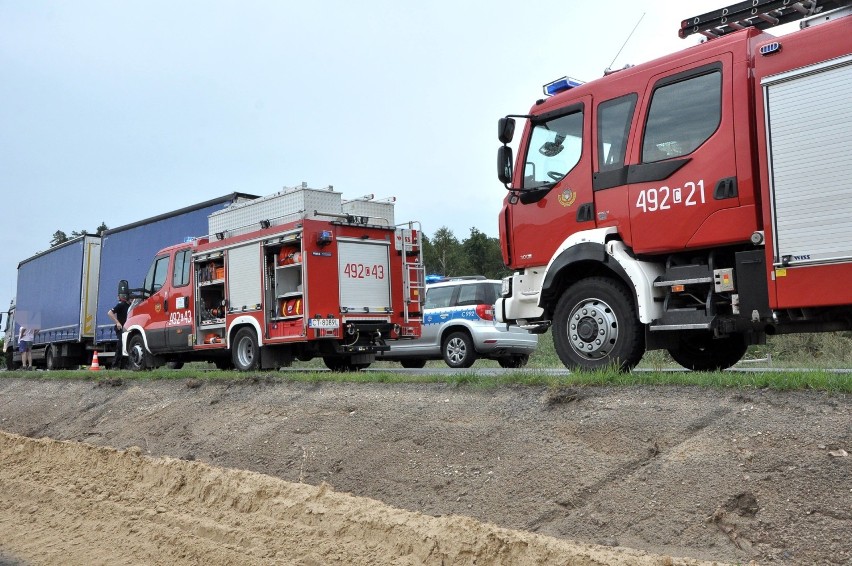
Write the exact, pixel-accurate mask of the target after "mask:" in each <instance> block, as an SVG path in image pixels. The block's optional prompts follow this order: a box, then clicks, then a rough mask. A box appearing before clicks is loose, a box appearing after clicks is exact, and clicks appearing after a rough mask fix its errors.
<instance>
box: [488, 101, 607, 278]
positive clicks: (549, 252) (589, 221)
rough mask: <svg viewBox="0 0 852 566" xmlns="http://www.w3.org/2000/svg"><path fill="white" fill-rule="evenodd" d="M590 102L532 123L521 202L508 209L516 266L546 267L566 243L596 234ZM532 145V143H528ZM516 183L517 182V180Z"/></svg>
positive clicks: (568, 106) (544, 115)
mask: <svg viewBox="0 0 852 566" xmlns="http://www.w3.org/2000/svg"><path fill="white" fill-rule="evenodd" d="M591 112H592V97H591V96H589V95H585V96H580V97H578V98H577V99H576V100H574V101H571V102H568V103H566V106H563V107H561V108H558V109H555V110H552V111H545V112H544V113H542V114H541V115H538V116H536V117H535V118H534V119H532V120H531V122H530V125H529V128H528V132H527V133H526V136H527V137H526V139H525V142H526V143H525V144H522V147H524V146H525V147H527V154H526V156H524V160H523V171H522V172H520V174H521V175H522V183H521V185H520V186H522V187H523V188H524V189H525V190H524V191H522V192H521V193H520V200H519V202H516V203H514V204H511V201H508V202H509V204H507V205H506V206H505V207H504V208H505V210H504V215H507V216H506V222H507V226H511V228H510V229H507V230H505V235H506V236H508V237H510V238H511V250H512V252H511V253H512V257H511V263H512V266H513V267H514V268H516V269H522V268H524V267H529V266H533V265H542V264H546V263H547V262H548V261H549V260H550V258H551V257H552V256H553V254H554V252H555V251H556V248H557V246H559V244H561V243H562V239H563V238H561V237H560V238H553V237H551V236H552V235H553V234H560V235H568V234H573V233H574V232H577V231H579V230H586V229H589V228H594V227H595V223H594V208H593V204H592V202H593V196H592V180H591V177H592V165H591V164H592V152H591V150H590V149H589V147H590V145H589V143H590V142H589V140H590V139H591V119H590V115H591ZM527 140H528V141H527ZM516 178H517V177H516Z"/></svg>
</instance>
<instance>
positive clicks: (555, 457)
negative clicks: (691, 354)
mask: <svg viewBox="0 0 852 566" xmlns="http://www.w3.org/2000/svg"><path fill="white" fill-rule="evenodd" d="M850 408H852V398H850V396H848V395H837V394H835V395H831V394H826V393H819V392H792V393H790V392H774V391H768V390H757V391H756V390H709V389H698V388H688V387H618V388H600V387H586V388H578V389H570V388H563V389H547V388H540V387H505V388H499V389H480V388H477V387H474V386H447V385H411V384H369V385H363V384H345V383H320V384H305V383H294V382H288V381H286V380H282V379H279V378H270V377H266V376H259V377H254V378H248V379H240V380H235V381H230V382H223V381H205V380H189V381H122V380H121V379H120V378H118V379H103V378H102V379H100V380H99V381H59V380H42V379H38V378H28V379H21V378H3V379H0V430H3V431H5V432H8V433H13V434H17V435H23V436H26V437H32V438H42V437H49V438H51V439H57V440H71V441H82V442H85V443H87V444H91V445H95V446H104V447H114V448H118V449H128V448H131V447H137V449H134V450H136V452H138V454H140V455H143V456H148V455H150V456H156V457H170V458H174V459H180V460H182V461H183V463H184V464H185V463H187V461H189V462H191V461H196V462H194V463H198V464H200V465H210V466H216V467H225V468H233V469H237V470H244V471H251V472H258V473H260V474H265V475H268V476H273V477H274V478H277V479H279V480H285V481H286V482H292V483H294V484H307V485H308V486H314V487H315V486H322V485H323V484H325V485H326V486H328V488H329V489H330V490H333V492H335V493H337V494H341V493H348V494H351V495H353V496H357V497H366V498H370V499H372V500H378V501H380V502H382V503H384V504H386V505H388V506H391V507H392V508H394V509H399V510H404V511H411V512H415V513H416V514H424V515H427V516H431V517H445V516H450V515H454V516H456V515H461V516H466V517H469V518H472V519H475V520H476V521H480V522H487V523H489V524H493V525H496V526H497V527H500V528H505V529H512V530H516V531H524V532H526V533H528V534H532V533H535V534H536V535H546V537H555V538H556V539H561V540H564V541H579V542H580V543H591V544H596V545H603V546H605V547H610V548H612V547H628V548H630V549H636V550H638V551H643V552H645V553H652V554H653V555H655V556H664V557H682V558H685V559H694V560H706V561H720V562H727V563H748V562H750V561H755V562H756V563H759V564H850V563H852V537H850V536H849V533H850V532H852V458H850V457H849V455H848V453H849V452H852V418H850V417H852V411H850ZM2 537H3V535H0V561H2V560H4V559H5V558H4V554H3V553H4V552H5V553H7V554H8V555H9V556H15V555H16V552H15V551H16V548H19V547H16V546H14V545H12V544H10V543H9V542H8V541H3V539H2ZM548 540H549V539H548ZM394 552H396V551H394ZM385 558H387V563H403V562H398V561H396V562H395V561H393V560H391V558H390V556H385ZM326 559H328V558H327V557H326ZM373 559H375V556H374V557H373ZM9 560H13V559H12V558H9ZM328 560H329V561H333V560H330V559H328ZM631 560H633V558H625V559H624V560H623V561H621V562H616V563H624V564H630V563H636V564H638V563H639V562H631ZM666 560H671V559H669V558H665V559H663V561H662V562H657V563H660V564H664V563H682V562H671V561H670V562H666ZM345 562H346V560H345V559H344V560H342V561H341V562H340V563H345ZM381 562H382V560H378V561H377V563H381ZM484 562H485V563H498V562H499V561H495V562H488V561H484ZM0 563H2V562H0ZM130 563H132V562H130ZM293 563H305V564H307V563H309V562H293ZM318 563H324V562H323V561H322V560H321V561H320V562H318ZM412 563H415V562H412ZM449 563H464V561H463V560H452V559H451V560H450V561H449ZM468 563H469V562H468ZM479 563H483V561H480V562H479ZM503 563H507V564H508V563H511V562H503ZM564 563H566V564H569V563H570V564H573V563H577V564H580V563H583V564H586V563H588V564H593V563H594V564H598V563H603V562H564Z"/></svg>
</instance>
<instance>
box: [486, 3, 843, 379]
mask: <svg viewBox="0 0 852 566" xmlns="http://www.w3.org/2000/svg"><path fill="white" fill-rule="evenodd" d="M850 5H852V2H850V1H848V0H845V1H834V2H830V1H820V0H810V1H804V2H796V1H792V0H783V1H782V0H779V1H769V0H753V1H747V2H741V3H739V4H735V5H732V6H729V7H727V8H724V9H722V10H717V11H715V12H711V13H709V14H704V15H701V16H698V17H695V18H690V19H688V20H684V21H683V22H682V24H681V29H680V35H681V37H686V36H688V35H691V34H693V33H699V34H702V35H704V36H705V37H706V38H707V40H706V41H704V42H703V43H702V44H700V45H696V46H694V47H690V48H688V49H685V50H683V51H680V52H678V53H674V54H672V55H668V56H665V57H662V58H660V59H657V60H654V61H651V62H648V63H644V64H641V65H637V66H634V67H629V68H625V69H622V70H619V71H617V72H611V73H607V74H605V75H604V76H603V77H601V78H598V79H596V80H594V81H591V82H588V83H585V84H583V83H580V82H579V81H575V80H573V79H570V78H568V77H565V78H563V79H560V80H558V81H555V82H553V83H550V84H549V85H546V86H545V94H546V95H548V96H547V97H546V98H544V99H542V100H538V101H537V102H536V103H535V105H534V106H533V107H532V109H531V110H530V111H529V113H528V114H525V115H509V116H507V117H505V118H503V119H501V120H500V122H499V125H498V137H499V139H500V141H501V143H502V144H503V146H502V147H501V148H500V149H499V153H498V177H499V179H500V181H501V182H502V183H504V184H505V185H506V188H507V189H508V190H509V193H508V194H507V196H506V199H505V201H504V205H503V209H502V211H501V216H500V220H499V228H500V239H501V243H502V250H503V259H504V262H505V263H506V265H508V266H509V267H510V268H512V269H513V270H514V274H513V275H512V276H511V277H509V278H507V279H506V280H505V281H504V284H503V297H502V298H501V299H500V300H499V301H498V303H497V305H496V314H497V318H498V319H499V320H501V321H505V322H509V323H514V324H518V325H520V326H523V327H525V328H528V329H531V330H532V331H534V332H544V331H545V330H546V329H547V328H548V327H550V326H552V327H553V337H554V343H555V347H556V350H557V352H558V354H559V356H560V358H561V360H562V361H563V363H564V364H565V365H566V366H568V367H569V368H597V367H601V366H606V365H610V364H614V365H616V366H618V367H620V368H622V369H629V368H631V367H633V366H634V365H635V364H637V363H638V362H639V360H640V359H641V358H642V355H643V354H644V352H645V351H646V350H647V349H667V350H668V351H669V352H670V353H671V355H672V357H673V358H674V359H675V360H676V361H677V362H678V363H680V364H681V365H683V366H685V367H687V368H690V369H695V370H712V369H720V368H726V367H729V366H731V365H733V364H735V363H736V362H737V361H739V360H740V359H741V358H742V356H743V355H744V354H745V352H746V349H747V347H748V345H750V344H756V343H762V342H763V341H765V337H766V335H767V334H779V333H793V332H816V331H832V330H848V329H850V328H852V287H850V285H849V284H848V282H849V281H850V279H852V221H850V218H852V175H850V173H849V162H850V158H852V16H850V12H852V9H850ZM795 19H800V20H801V22H800V28H801V29H799V30H796V31H794V32H792V33H789V34H786V35H781V36H779V37H774V36H772V35H770V34H769V33H766V32H764V31H762V30H764V29H766V28H768V27H771V26H774V25H777V24H783V23H786V22H790V21H793V20H795ZM515 118H521V119H523V120H524V121H525V122H524V123H525V125H524V128H523V133H522V135H521V137H520V140H519V145H518V147H517V154H518V159H517V162H515V163H514V166H513V157H512V154H513V150H512V148H511V147H510V146H509V145H508V144H509V143H510V142H511V141H512V138H513V134H514V130H515Z"/></svg>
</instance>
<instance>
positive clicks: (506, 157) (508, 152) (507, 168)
mask: <svg viewBox="0 0 852 566" xmlns="http://www.w3.org/2000/svg"><path fill="white" fill-rule="evenodd" d="M497 178H498V179H500V182H501V183H503V184H504V185H506V186H507V188H508V186H509V185H510V184H511V183H512V148H511V147H509V146H508V145H501V146H500V148H499V149H498V150H497Z"/></svg>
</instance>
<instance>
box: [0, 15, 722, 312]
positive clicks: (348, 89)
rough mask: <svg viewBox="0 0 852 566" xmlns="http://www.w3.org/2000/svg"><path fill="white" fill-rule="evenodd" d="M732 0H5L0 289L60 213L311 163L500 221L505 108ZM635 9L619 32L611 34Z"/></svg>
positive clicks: (172, 202) (179, 194)
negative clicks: (500, 125) (500, 124)
mask: <svg viewBox="0 0 852 566" xmlns="http://www.w3.org/2000/svg"><path fill="white" fill-rule="evenodd" d="M728 3H731V4H732V3H733V1H731V0H729V1H728V2H725V1H724V0H693V1H689V2H684V1H682V0H681V1H675V0H598V1H597V2H593V3H589V2H579V1H570V2H569V1H566V2H544V1H540V0H527V2H523V3H518V2H509V1H506V0H467V1H464V0H456V1H452V2H451V1H445V0H432V1H429V2H417V3H413V2H400V1H398V0H396V1H390V0H362V1H360V2H351V1H347V0H325V1H323V0H316V1H313V2H291V1H285V0H281V1H260V0H240V1H224V0H205V1H197V0H184V1H179V2H175V1H174V0H168V1H165V0H146V1H145V2H115V1H112V0H111V1H94V0H75V1H74V2H67V1H54V0H0V189H2V194H3V195H4V199H3V203H2V204H0V210H2V212H3V214H2V216H0V218H2V220H0V230H2V232H3V233H4V234H5V237H4V238H3V245H2V246H0V305H6V304H8V301H9V300H10V299H11V298H12V297H13V296H14V294H15V286H16V283H15V281H16V276H17V265H18V263H19V262H20V261H21V260H24V259H26V258H28V257H30V256H32V255H34V254H36V253H38V252H39V251H43V250H45V249H47V248H49V243H50V240H51V237H52V235H53V233H54V232H55V231H56V230H62V231H64V232H66V233H67V234H69V235H70V233H71V232H72V231H74V230H78V231H79V230H82V229H85V230H88V231H90V232H93V231H94V230H95V229H96V228H97V227H98V226H99V225H100V224H101V222H104V223H106V225H107V226H108V227H110V228H116V227H119V226H123V225H125V224H129V223H132V222H136V221H138V220H142V219H145V218H149V217H152V216H156V215H158V214H162V213H166V212H170V211H172V210H176V209H178V208H183V207H185V206H190V205H193V204H196V203H199V202H203V201H206V200H210V199H213V198H216V197H220V196H224V195H227V194H230V193H232V192H235V191H238V192H244V193H250V194H255V195H260V196H263V195H269V194H272V193H275V192H277V191H279V190H281V189H282V188H284V187H293V186H297V185H299V184H301V183H302V182H305V183H307V184H308V186H309V187H312V188H323V187H327V186H329V185H332V186H333V187H334V189H335V190H336V191H340V192H341V193H343V198H344V199H348V198H357V197H360V196H363V195H365V194H371V193H372V194H374V195H375V196H376V198H383V197H389V196H394V197H396V199H397V201H396V220H397V222H402V221H409V220H415V221H419V222H420V223H421V225H422V227H423V231H424V232H425V233H426V234H427V235H431V234H434V232H435V231H436V230H437V229H438V228H441V227H447V228H449V229H450V230H452V231H453V233H454V234H455V236H456V237H457V238H458V239H459V240H462V239H464V238H466V237H468V236H469V235H470V230H471V228H476V229H477V230H479V231H481V232H484V233H485V234H487V235H488V236H492V237H496V236H497V235H498V234H497V216H498V213H499V211H500V207H501V205H502V199H503V197H504V196H505V188H504V187H503V185H502V184H500V182H499V181H498V180H497V174H496V173H497V167H496V151H497V148H498V147H499V145H500V144H499V142H498V141H497V133H496V130H497V119H498V118H500V117H501V116H504V115H506V114H509V113H516V114H517V113H525V112H526V111H527V110H528V109H529V108H530V106H531V105H532V104H533V103H534V102H535V100H536V99H538V98H541V97H542V94H541V87H542V85H543V84H545V83H547V82H550V81H551V80H554V79H557V78H559V77H561V76H564V75H569V76H571V77H574V78H577V79H580V80H584V81H589V80H592V79H595V78H598V77H600V76H602V74H603V71H604V69H606V68H607V67H609V66H612V67H613V68H620V67H623V66H624V65H625V64H627V63H632V64H636V63H641V62H645V61H648V60H650V59H653V58H655V57H658V56H661V55H665V54H668V53H672V52H674V51H677V50H680V49H683V48H686V47H689V46H691V45H695V44H697V43H699V39H698V38H696V37H691V38H688V39H686V40H682V39H679V38H678V36H677V30H678V27H679V24H680V21H681V20H682V19H684V18H687V17H690V16H695V15H699V14H702V13H704V12H707V11H710V10H713V9H716V8H721V7H723V6H724V5H727V4H728ZM637 22H639V25H638V27H637V28H636V30H635V32H634V33H633V35H632V36H631V37H630V39H629V41H628V42H627V44H626V46H624V49H623V51H622V52H621V54H620V55H618V57H617V58H616V55H617V54H618V52H619V50H620V49H621V47H622V45H623V44H624V42H625V40H627V38H628V36H630V34H631V31H632V30H633V29H634V27H635V26H636V24H637Z"/></svg>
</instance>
